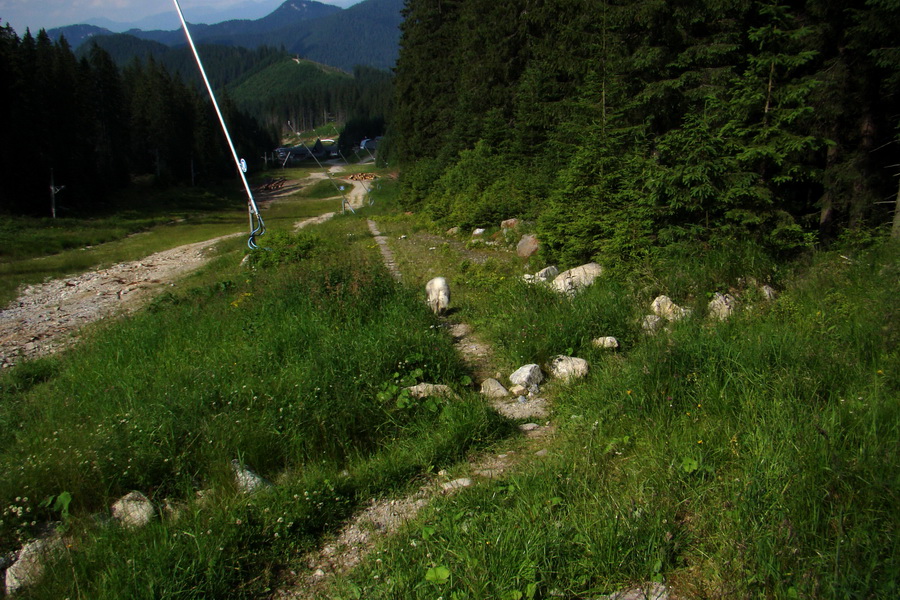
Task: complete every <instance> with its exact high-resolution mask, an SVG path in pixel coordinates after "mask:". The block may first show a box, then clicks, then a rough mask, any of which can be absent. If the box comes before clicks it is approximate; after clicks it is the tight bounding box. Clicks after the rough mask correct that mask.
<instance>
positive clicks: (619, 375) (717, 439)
mask: <svg viewBox="0 0 900 600" xmlns="http://www.w3.org/2000/svg"><path fill="white" fill-rule="evenodd" d="M898 265H900V261H898V249H897V248H896V247H893V248H890V247H886V248H882V249H880V250H878V251H877V252H875V253H873V254H869V255H866V256H859V257H856V258H855V260H854V262H852V263H850V262H848V261H846V260H844V259H841V258H839V257H835V256H822V257H819V258H818V259H817V261H816V262H815V263H814V264H813V265H812V268H811V270H809V271H808V272H806V273H805V274H803V275H802V276H795V277H794V278H792V279H789V280H786V284H788V285H787V286H786V288H787V289H785V291H784V292H783V293H782V295H781V296H780V297H779V298H778V299H777V300H776V301H775V302H774V303H772V304H770V305H765V304H760V303H756V304H755V305H754V306H752V307H751V306H745V309H744V310H743V311H742V312H741V313H740V314H738V315H736V316H735V317H733V318H732V319H731V320H730V321H728V322H725V323H713V322H711V321H707V320H706V319H705V318H702V317H701V316H700V315H697V316H696V317H695V318H693V319H689V320H687V321H684V322H681V323H679V324H677V325H676V326H674V327H672V329H671V331H670V332H664V333H662V334H660V335H658V336H656V337H641V336H638V335H636V334H634V333H633V332H635V331H636V328H637V325H636V320H635V315H634V314H633V313H632V314H629V311H628V310H625V309H623V308H620V307H619V305H618V302H619V301H618V299H617V297H616V295H615V294H611V295H609V296H606V292H604V291H603V290H602V289H599V290H597V291H596V292H593V293H592V294H584V295H582V296H580V297H578V298H576V299H575V300H574V301H573V302H572V303H571V307H570V311H571V312H570V313H569V315H570V317H569V320H568V321H566V320H565V316H564V315H561V314H560V310H559V308H558V306H557V305H556V303H555V301H552V300H546V301H541V300H540V298H539V297H532V296H525V298H526V300H525V301H523V302H521V303H519V305H518V312H519V313H520V315H519V316H517V317H515V319H516V322H517V323H519V325H518V326H519V327H524V326H525V324H533V325H534V330H535V331H534V333H535V334H536V337H537V338H539V339H540V338H542V337H544V336H546V338H547V339H549V340H550V341H549V342H548V343H547V345H546V346H545V345H542V344H539V343H538V344H536V343H533V342H531V341H526V340H521V341H519V342H518V343H514V342H511V341H510V342H508V344H509V346H510V351H513V352H515V351H516V350H515V349H514V347H518V348H521V350H519V351H520V352H526V351H527V352H533V353H535V354H534V355H535V356H536V357H537V356H539V355H542V354H549V353H551V352H556V351H557V350H558V348H559V347H560V346H559V344H560V342H559V341H553V340H554V336H555V335H556V334H555V333H554V332H555V330H556V329H557V328H558V324H559V323H560V322H561V321H560V319H563V321H562V323H563V325H562V329H566V330H568V331H570V332H572V333H573V334H577V333H578V332H579V331H581V327H582V326H581V325H580V322H581V320H582V319H583V314H584V313H585V312H587V313H592V314H594V315H601V316H603V317H604V318H607V319H611V322H608V323H606V322H603V323H602V325H603V329H604V330H606V329H609V330H611V331H613V332H614V333H615V332H616V331H617V330H618V331H624V332H625V336H626V339H629V338H628V337H627V336H628V335H629V332H632V333H631V336H632V337H631V338H630V339H631V342H630V343H627V344H625V346H624V350H623V351H622V352H619V353H615V354H609V353H605V354H603V353H599V352H594V353H593V354H591V362H592V370H591V374H590V375H589V377H588V378H587V379H586V380H585V381H583V382H581V383H579V384H573V385H568V386H564V387H560V388H558V389H557V392H556V394H555V412H554V416H553V420H554V421H555V423H557V426H558V428H559V437H558V439H557V441H556V443H555V444H554V446H552V447H551V453H550V455H549V456H548V457H547V458H545V459H541V460H539V461H535V462H533V463H532V465H531V467H530V468H528V469H526V470H524V471H523V472H521V473H520V474H518V475H515V476H512V477H510V478H509V479H507V480H503V481H497V482H492V483H487V484H484V485H482V486H479V487H478V488H477V489H476V490H475V491H473V492H472V493H467V494H460V495H458V496H456V497H454V498H452V499H449V500H447V501H445V502H442V503H437V504H435V505H434V506H432V508H431V509H430V512H429V513H428V514H427V515H425V516H424V517H423V518H422V520H421V521H419V522H417V523H416V524H414V525H413V526H411V527H410V528H409V530H408V531H406V533H405V534H404V535H403V536H401V537H399V538H397V539H394V540H390V541H388V542H387V543H385V545H384V546H383V547H382V549H381V552H380V554H379V555H378V556H377V559H378V560H375V561H369V563H367V565H366V567H365V568H364V569H363V570H361V571H359V572H358V573H356V574H353V575H351V576H350V577H349V578H347V579H345V580H343V581H342V582H340V583H339V584H338V585H337V586H336V590H335V591H334V593H333V597H342V598H352V597H359V598H399V597H402V598H433V597H436V596H441V597H444V598H458V599H462V598H488V597H489V598H545V597H557V596H559V597H594V596H596V595H599V594H609V593H611V592H613V591H615V590H619V589H623V588H628V587H631V586H633V585H637V584H641V583H645V582H650V581H663V582H666V583H668V584H669V585H671V586H672V587H673V588H674V590H675V593H677V594H678V595H679V596H680V597H692V598H708V597H709V598H712V597H715V598H735V597H737V598H744V597H769V598H790V597H801V598H891V597H895V596H896V594H897V593H898V589H897V587H898V581H900V560H898V559H900V542H898V539H900V537H898V534H900V516H898V515H900V513H898V511H897V510H896V506H897V499H898V496H900V458H898V454H897V448H898V447H900V414H898V412H900V406H898V404H897V398H898V396H900V350H898V349H900V319H898V318H897V317H898V313H897V308H896V305H895V304H893V303H892V302H891V298H892V297H894V296H895V295H896V294H897V292H898V291H900V283H898V282H900V277H898V275H900V272H898V269H900V267H898ZM701 268H702V267H701ZM608 287H609V289H612V288H613V287H614V285H613V284H608ZM508 293H509V294H510V297H511V298H515V297H522V296H521V294H522V292H521V291H518V290H510V291H509V292H508ZM525 293H526V294H530V292H525ZM500 295H501V297H503V292H501V294H500ZM604 305H605V307H606V308H605V309H603V308H602V307H603V306H604ZM508 308H509V305H508V304H506V303H503V302H501V303H498V305H497V315H496V316H497V317H501V316H502V315H504V314H507V311H508ZM485 310H486V311H487V312H489V310H488V309H487V308H485ZM639 314H640V313H638V315H639ZM500 330H501V331H505V332H506V333H504V336H505V338H506V339H508V340H509V339H515V336H514V335H510V333H511V332H512V333H514V332H515V327H513V326H511V325H509V324H506V325H502V326H501V327H500ZM591 335H592V334H591ZM575 339H576V342H577V336H576V337H575ZM576 342H573V345H577V343H576Z"/></svg>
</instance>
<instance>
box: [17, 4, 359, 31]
mask: <svg viewBox="0 0 900 600" xmlns="http://www.w3.org/2000/svg"><path fill="white" fill-rule="evenodd" d="M178 1H179V4H180V5H181V10H182V12H184V16H185V18H186V19H187V20H188V21H189V22H192V23H204V22H208V23H218V22H220V21H225V20H228V19H230V18H260V17H263V16H265V15H267V14H269V13H270V12H272V11H273V10H275V8H277V7H278V6H280V5H281V4H282V3H283V2H284V0H178ZM319 1H321V2H323V3H324V4H333V5H335V6H340V7H342V8H347V7H348V6H351V5H353V4H356V3H357V2H359V1H360V0H319ZM167 13H171V14H172V15H176V18H175V21H176V23H177V13H176V12H175V4H174V3H173V2H172V0H0V23H2V24H3V25H5V24H7V23H9V24H10V25H12V28H13V29H14V30H15V31H16V33H17V34H18V35H19V37H21V36H22V35H23V34H24V33H25V28H26V27H28V28H30V29H31V32H32V33H37V32H38V31H39V30H40V29H42V28H43V29H52V28H53V27H61V26H63V25H77V24H80V23H85V22H88V21H91V22H93V21H95V20H97V19H108V20H110V21H116V22H120V23H134V22H138V21H140V20H142V19H144V18H145V17H151V16H154V15H159V14H167ZM148 23H149V22H148ZM103 26H107V25H103ZM151 28H152V27H151ZM171 29H174V27H172V28H171Z"/></svg>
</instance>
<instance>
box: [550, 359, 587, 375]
mask: <svg viewBox="0 0 900 600" xmlns="http://www.w3.org/2000/svg"><path fill="white" fill-rule="evenodd" d="M550 374H551V375H552V376H553V377H555V378H556V379H561V380H563V381H571V380H573V379H581V378H582V377H586V376H587V374H588V362H587V361H586V360H584V359H583V358H576V357H574V356H562V355H560V356H557V357H555V358H554V359H553V360H551V361H550Z"/></svg>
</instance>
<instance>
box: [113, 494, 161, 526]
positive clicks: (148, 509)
mask: <svg viewBox="0 0 900 600" xmlns="http://www.w3.org/2000/svg"><path fill="white" fill-rule="evenodd" d="M155 516H156V508H155V507H154V506H153V503H152V502H150V499H149V498H147V496H145V495H144V494H142V493H140V492H128V493H127V494H125V495H124V496H122V497H121V498H119V499H118V500H116V501H115V503H114V504H113V505H112V517H113V519H114V520H115V521H116V522H117V523H118V524H119V525H122V526H124V527H143V526H144V525H146V524H148V523H149V522H150V521H152V520H153V517H155Z"/></svg>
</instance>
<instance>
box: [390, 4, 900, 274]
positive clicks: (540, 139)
mask: <svg viewBox="0 0 900 600" xmlns="http://www.w3.org/2000/svg"><path fill="white" fill-rule="evenodd" d="M404 16H405V22H404V24H403V26H402V38H401V50H400V58H399V61H398V66H397V69H396V99H397V106H396V111H395V113H394V117H393V121H392V122H391V124H390V125H391V131H392V136H391V138H392V139H391V144H390V149H391V153H392V157H393V159H394V160H398V161H400V162H401V163H403V164H405V165H406V166H407V168H406V169H405V172H404V176H403V182H404V192H403V202H404V204H405V207H406V208H408V209H425V210H427V211H428V212H429V213H430V214H431V216H433V217H434V218H435V219H438V220H439V221H441V222H443V223H446V224H448V225H466V226H473V225H486V224H491V223H497V222H499V220H500V219H502V218H506V217H511V216H516V215H524V216H526V217H529V218H532V219H536V220H537V227H538V231H539V235H540V237H541V239H542V242H543V246H544V251H545V253H546V255H547V257H548V258H552V259H553V260H556V261H560V262H562V263H564V264H572V263H576V262H579V261H583V260H586V259H590V258H599V259H602V260H604V261H606V262H617V261H620V260H623V261H628V260H636V259H641V258H642V257H646V256H648V255H649V254H651V253H654V252H658V251H660V249H663V248H676V247H678V246H679V245H683V244H695V243H698V242H699V243H702V244H705V245H707V246H708V245H716V244H720V243H725V242H728V241H730V240H735V239H740V240H747V241H751V242H754V243H756V244H758V245H761V246H762V247H764V248H765V249H767V250H768V251H770V252H772V253H775V254H780V255H784V254H789V253H791V252H794V251H796V250H798V249H801V248H806V247H809V246H811V245H813V244H817V243H822V242H828V241H830V240H833V239H835V238H838V237H840V236H847V235H851V234H852V235H855V236H867V235H872V234H873V233H874V234H878V233H886V232H887V231H889V229H890V226H891V222H892V219H893V216H892V215H893V214H894V213H893V210H894V207H895V200H896V199H897V191H898V190H897V183H898V182H897V175H898V173H900V167H898V166H897V164H898V163H900V145H898V143H897V142H898V138H897V136H898V126H900V111H898V106H900V101H898V92H900V49H898V46H897V40H898V39H900V6H898V5H897V4H896V3H890V2H883V1H881V0H869V1H862V0H855V1H853V2H848V3H839V4H835V3H829V2H821V1H820V0H807V1H797V2H785V3H777V2H751V1H746V0H740V1H733V2H726V3H721V2H709V1H701V2H696V3H689V4H684V3H672V2H661V1H654V0H626V1H624V2H616V3H611V2H607V1H601V2H595V1H593V0H550V1H547V2H532V1H530V0H441V1H439V2H438V1H435V0H409V1H408V2H407V4H406V8H405V9H404ZM895 229H896V227H895Z"/></svg>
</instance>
